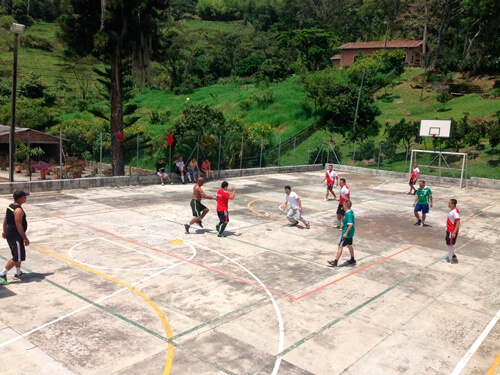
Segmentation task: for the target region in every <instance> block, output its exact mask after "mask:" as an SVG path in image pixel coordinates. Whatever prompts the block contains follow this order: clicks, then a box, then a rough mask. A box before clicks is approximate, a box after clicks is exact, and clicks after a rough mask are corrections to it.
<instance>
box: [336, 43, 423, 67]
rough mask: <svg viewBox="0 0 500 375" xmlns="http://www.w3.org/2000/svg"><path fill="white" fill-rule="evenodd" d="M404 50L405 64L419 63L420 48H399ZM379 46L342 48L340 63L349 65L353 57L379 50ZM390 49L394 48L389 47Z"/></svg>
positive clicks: (352, 61) (371, 53)
mask: <svg viewBox="0 0 500 375" xmlns="http://www.w3.org/2000/svg"><path fill="white" fill-rule="evenodd" d="M401 49H402V50H404V52H405V64H407V65H420V63H421V59H422V58H421V48H420V47H419V48H405V49H403V48H401ZM380 50H381V48H360V49H346V50H342V51H341V52H340V53H341V56H342V58H341V63H342V65H345V66H349V65H352V64H353V63H354V59H355V58H356V56H359V55H364V56H368V55H373V54H374V53H375V52H377V51H380ZM390 50H391V51H392V50H394V48H391V49H390Z"/></svg>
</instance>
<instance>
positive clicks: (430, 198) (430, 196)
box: [429, 190, 432, 207]
mask: <svg viewBox="0 0 500 375" xmlns="http://www.w3.org/2000/svg"><path fill="white" fill-rule="evenodd" d="M429 193H430V195H429V200H430V202H431V207H432V191H430V190H429Z"/></svg>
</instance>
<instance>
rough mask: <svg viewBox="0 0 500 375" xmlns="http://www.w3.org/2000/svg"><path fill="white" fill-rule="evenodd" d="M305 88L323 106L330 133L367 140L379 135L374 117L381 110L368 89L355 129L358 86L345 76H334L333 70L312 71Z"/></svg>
mask: <svg viewBox="0 0 500 375" xmlns="http://www.w3.org/2000/svg"><path fill="white" fill-rule="evenodd" d="M304 89H305V91H306V92H307V93H308V95H309V97H310V98H311V99H313V100H314V101H315V103H316V104H317V105H319V106H320V109H321V111H322V112H323V119H324V120H325V121H324V122H325V124H326V127H327V129H328V130H329V131H331V132H337V133H340V134H343V135H346V134H347V135H348V136H349V138H350V139H352V140H354V139H360V140H365V139H367V138H369V137H373V136H376V135H378V132H379V130H380V123H379V122H378V121H376V120H375V118H376V117H377V116H378V115H380V113H381V112H380V109H379V108H378V107H377V106H376V105H375V101H374V99H373V96H372V95H371V93H370V92H368V91H367V90H363V91H362V93H361V100H360V105H359V108H358V118H357V120H356V127H355V129H354V127H353V124H354V115H355V112H356V106H357V103H358V95H359V87H358V86H357V85H354V84H353V83H351V82H349V80H347V79H346V77H345V76H342V75H337V76H335V75H334V74H333V73H332V71H331V70H330V69H327V70H324V71H321V72H317V73H314V74H309V75H307V76H306V77H305V78H304Z"/></svg>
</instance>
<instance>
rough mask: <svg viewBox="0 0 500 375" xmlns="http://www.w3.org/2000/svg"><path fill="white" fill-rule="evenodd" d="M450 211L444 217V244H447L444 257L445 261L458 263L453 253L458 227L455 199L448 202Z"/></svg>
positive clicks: (457, 211)
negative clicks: (446, 216) (446, 251)
mask: <svg viewBox="0 0 500 375" xmlns="http://www.w3.org/2000/svg"><path fill="white" fill-rule="evenodd" d="M448 208H449V209H450V213H449V214H448V218H447V219H446V238H445V239H446V245H448V256H447V257H446V258H444V261H445V262H448V263H458V258H457V256H456V255H455V243H456V242H457V237H458V230H459V229H460V210H459V209H458V208H457V200H456V199H450V201H449V202H448Z"/></svg>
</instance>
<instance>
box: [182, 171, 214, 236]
mask: <svg viewBox="0 0 500 375" xmlns="http://www.w3.org/2000/svg"><path fill="white" fill-rule="evenodd" d="M204 183H205V179H204V178H203V177H200V178H198V181H196V185H194V187H193V198H192V199H191V210H192V211H193V216H194V217H193V218H192V219H191V221H190V222H189V224H184V228H185V229H186V234H189V228H190V227H191V225H193V224H194V223H196V224H198V225H199V226H200V227H201V228H203V225H202V220H203V218H204V217H205V215H206V214H207V213H208V208H206V207H205V206H204V205H202V204H201V199H202V198H205V199H213V200H217V198H216V197H212V196H211V195H206V194H205V192H204V191H203V190H202V188H201V187H202V186H203V184H204Z"/></svg>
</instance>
